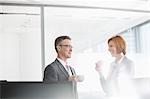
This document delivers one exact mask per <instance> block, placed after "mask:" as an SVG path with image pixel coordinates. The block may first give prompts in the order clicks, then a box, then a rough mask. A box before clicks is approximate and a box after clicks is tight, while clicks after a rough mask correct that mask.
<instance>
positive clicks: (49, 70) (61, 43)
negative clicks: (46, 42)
mask: <svg viewBox="0 0 150 99" xmlns="http://www.w3.org/2000/svg"><path fill="white" fill-rule="evenodd" d="M55 50H56V52H57V58H56V60H55V61H54V62H52V63H51V64H49V65H48V66H47V67H46V68H45V71H44V78H43V81H44V82H46V83H47V82H60V81H75V82H78V81H79V80H78V76H76V73H75V70H74V69H73V68H72V67H71V66H68V64H67V59H68V58H71V54H72V45H71V38H70V37H69V36H59V37H57V38H56V40H55Z"/></svg>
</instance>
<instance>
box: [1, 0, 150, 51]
mask: <svg viewBox="0 0 150 99" xmlns="http://www.w3.org/2000/svg"><path fill="white" fill-rule="evenodd" d="M0 3H14V4H32V5H46V6H47V5H51V6H49V7H48V6H47V7H46V9H48V10H46V11H49V12H47V15H48V16H49V17H50V18H51V19H52V20H58V19H59V20H75V21H73V22H76V20H78V21H83V22H85V23H86V22H87V28H88V26H89V27H91V31H93V30H92V29H97V30H94V31H95V34H93V33H90V32H89V31H90V30H88V29H87V30H88V31H86V27H84V28H83V29H85V30H82V32H85V33H82V34H81V33H80V32H79V33H74V34H72V36H73V37H75V39H79V41H80V39H82V38H83V36H84V35H85V34H86V33H88V32H89V33H88V35H86V38H87V39H85V40H83V41H82V42H83V44H81V45H83V46H85V43H86V42H87V40H89V39H91V41H93V40H94V41H95V42H96V43H97V42H99V40H100V37H101V38H104V37H106V36H108V35H109V33H118V32H121V31H123V30H125V29H128V28H129V27H133V26H135V25H137V24H140V23H142V22H144V21H146V20H150V0H0ZM0 8H1V6H0ZM1 11H4V12H13V13H30V14H39V13H40V10H39V9H38V10H35V9H32V8H29V9H26V8H25V7H22V8H20V9H18V8H15V7H13V8H12V7H10V8H9V7H8V6H7V7H6V6H3V9H0V12H1ZM33 12H34V13H33ZM6 20H7V19H6ZM88 22H91V24H90V25H88ZM15 24H16V25H17V26H19V25H20V26H22V25H24V24H26V22H24V21H17V22H15ZM81 24H82V22H81ZM95 24H96V25H95ZM11 26H14V25H10V27H11ZM56 27H57V25H56ZM77 27H78V26H77ZM74 32H75V31H74ZM107 33H108V34H107ZM79 35H80V36H79ZM88 38H89V39H88ZM80 43H81V42H80ZM81 45H80V46H81ZM92 45H94V43H93V44H92ZM76 46H77V47H78V45H76ZM80 49H82V48H80Z"/></svg>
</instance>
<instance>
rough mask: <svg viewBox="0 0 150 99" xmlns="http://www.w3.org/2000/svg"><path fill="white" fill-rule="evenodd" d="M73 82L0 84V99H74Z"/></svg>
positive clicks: (74, 89)
mask: <svg viewBox="0 0 150 99" xmlns="http://www.w3.org/2000/svg"><path fill="white" fill-rule="evenodd" d="M76 98H77V97H76V88H75V85H74V83H73V82H59V83H58V82H56V83H43V82H5V81H3V82H0V99H76Z"/></svg>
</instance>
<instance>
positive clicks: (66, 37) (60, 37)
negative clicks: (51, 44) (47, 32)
mask: <svg viewBox="0 0 150 99" xmlns="http://www.w3.org/2000/svg"><path fill="white" fill-rule="evenodd" d="M65 39H69V40H71V38H70V37H69V36H59V37H57V38H56V39H55V50H56V52H58V50H57V46H58V45H59V44H60V43H61V42H62V41H63V40H65Z"/></svg>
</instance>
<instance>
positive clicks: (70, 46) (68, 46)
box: [59, 45, 73, 48]
mask: <svg viewBox="0 0 150 99" xmlns="http://www.w3.org/2000/svg"><path fill="white" fill-rule="evenodd" d="M59 46H64V47H67V48H73V47H72V45H59Z"/></svg>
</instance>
